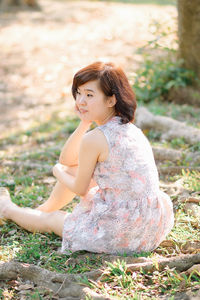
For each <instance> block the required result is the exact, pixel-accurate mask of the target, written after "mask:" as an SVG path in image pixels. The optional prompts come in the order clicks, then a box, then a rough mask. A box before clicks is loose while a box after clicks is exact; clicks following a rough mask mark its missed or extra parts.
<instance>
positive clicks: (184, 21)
mask: <svg viewBox="0 0 200 300" xmlns="http://www.w3.org/2000/svg"><path fill="white" fill-rule="evenodd" d="M178 34H179V51H180V57H181V58H183V59H184V64H185V67H186V68H188V69H191V70H193V71H195V73H196V74H197V76H198V78H200V55H199V53H200V1H199V0H192V1H191V0H178Z"/></svg>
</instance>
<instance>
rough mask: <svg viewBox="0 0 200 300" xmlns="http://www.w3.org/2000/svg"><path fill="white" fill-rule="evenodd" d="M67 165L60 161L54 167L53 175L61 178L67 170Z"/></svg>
mask: <svg viewBox="0 0 200 300" xmlns="http://www.w3.org/2000/svg"><path fill="white" fill-rule="evenodd" d="M66 169H67V168H66V167H65V166H64V165H62V164H60V163H57V164H56V165H55V166H54V167H53V175H54V176H55V177H56V178H57V179H58V180H59V178H60V177H61V176H62V174H63V172H66Z"/></svg>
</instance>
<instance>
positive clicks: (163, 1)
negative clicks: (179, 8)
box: [92, 0, 176, 5]
mask: <svg viewBox="0 0 200 300" xmlns="http://www.w3.org/2000/svg"><path fill="white" fill-rule="evenodd" d="M92 1H96V0H92ZM99 2H118V3H129V4H156V5H176V1H175V0H99Z"/></svg>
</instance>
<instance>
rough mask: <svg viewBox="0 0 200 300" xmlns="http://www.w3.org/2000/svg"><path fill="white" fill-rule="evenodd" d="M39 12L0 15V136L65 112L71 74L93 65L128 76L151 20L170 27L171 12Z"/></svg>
mask: <svg viewBox="0 0 200 300" xmlns="http://www.w3.org/2000/svg"><path fill="white" fill-rule="evenodd" d="M39 2H40V4H41V8H42V9H41V11H33V12H30V11H18V12H16V13H15V12H13V13H1V18H0V26H1V35H0V45H1V52H0V61H1V65H2V66H1V70H0V118H1V122H0V136H2V137H3V136H6V135H7V133H10V132H14V131H16V130H17V129H20V128H21V129H26V128H28V127H30V126H32V125H34V123H35V122H40V121H48V120H49V119H50V117H51V114H52V113H53V112H54V111H61V110H62V111H63V112H66V115H67V111H68V112H69V111H70V109H71V107H72V103H73V100H72V97H71V95H70V88H71V82H72V77H73V74H74V73H75V72H76V71H77V70H78V69H79V68H81V67H83V66H84V65H87V64H89V63H91V62H93V61H96V60H107V61H108V60H111V61H114V62H116V63H119V64H121V65H122V66H123V67H124V68H125V70H126V71H127V72H128V74H129V75H130V76H131V73H132V72H135V71H136V69H137V67H138V63H139V62H140V61H141V56H140V55H138V54H136V50H137V49H138V47H141V46H143V45H144V44H145V43H146V42H147V40H150V39H152V38H153V35H152V34H151V33H150V30H151V31H153V30H154V28H153V25H151V26H150V24H152V22H153V20H155V19H156V20H158V21H159V22H162V23H163V22H164V23H166V24H167V25H168V26H171V27H175V19H174V17H176V15H177V12H176V7H175V6H166V7H164V6H157V5H144V4H143V5H132V4H123V3H111V2H110V3H106V2H99V1H95V2H94V1H92V2H90V1H66V2H65V1H62V2H59V1H46V0H44V1H43V0H42V1H39ZM63 117H65V114H64V115H63Z"/></svg>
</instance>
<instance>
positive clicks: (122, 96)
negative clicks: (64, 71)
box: [72, 62, 137, 124]
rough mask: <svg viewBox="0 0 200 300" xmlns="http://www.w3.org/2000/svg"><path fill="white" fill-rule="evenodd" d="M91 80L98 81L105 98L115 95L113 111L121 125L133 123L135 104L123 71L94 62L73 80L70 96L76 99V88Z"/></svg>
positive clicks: (79, 72) (111, 64) (107, 64)
mask: <svg viewBox="0 0 200 300" xmlns="http://www.w3.org/2000/svg"><path fill="white" fill-rule="evenodd" d="M93 80H98V81H99V84H100V88H101V90H102V92H103V93H104V94H105V96H107V97H111V96H113V95H115V97H116V100H117V102H116V104H115V111H116V114H117V115H118V116H120V117H121V119H122V123H124V124H125V123H128V122H130V121H133V120H134V115H135V110H136V107H137V104H136V99H135V94H134V92H133V90H132V88H131V86H130V84H129V82H128V79H127V77H126V75H125V73H124V72H123V70H122V69H121V68H120V67H117V66H115V65H114V64H113V63H110V62H109V63H103V62H95V63H93V64H91V65H89V66H87V67H85V68H83V69H81V70H80V71H78V72H77V73H76V74H75V76H74V79H73V84H72V95H73V97H74V99H76V94H77V89H78V87H79V86H81V85H82V84H85V83H86V82H88V81H93Z"/></svg>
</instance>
